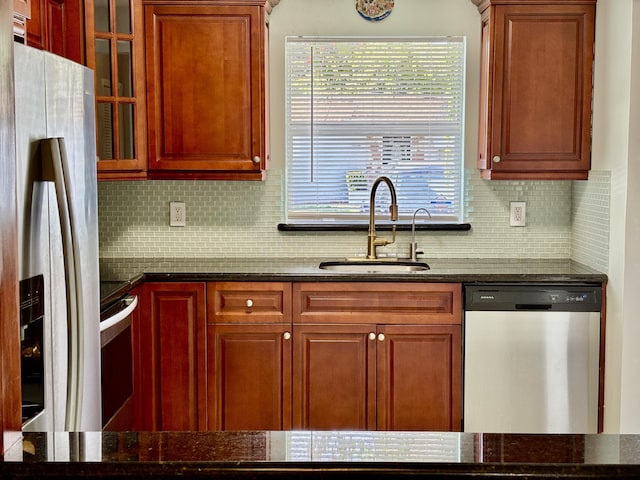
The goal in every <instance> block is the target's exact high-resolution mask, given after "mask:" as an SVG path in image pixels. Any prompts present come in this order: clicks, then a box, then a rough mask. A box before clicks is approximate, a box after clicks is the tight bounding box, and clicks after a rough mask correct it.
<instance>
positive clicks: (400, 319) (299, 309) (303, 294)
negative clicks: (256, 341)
mask: <svg viewBox="0 0 640 480" xmlns="http://www.w3.org/2000/svg"><path fill="white" fill-rule="evenodd" d="M461 302H462V285H461V284H459V283H296V284H294V286H293V311H294V319H293V321H294V322H296V323H327V322H331V323H363V322H364V323H384V324H398V323H403V324H424V325H429V324H461V323H462V314H461V312H462V303H461Z"/></svg>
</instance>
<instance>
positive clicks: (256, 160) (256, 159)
mask: <svg viewBox="0 0 640 480" xmlns="http://www.w3.org/2000/svg"><path fill="white" fill-rule="evenodd" d="M252 160H253V163H260V157H258V156H256V157H253V159H252Z"/></svg>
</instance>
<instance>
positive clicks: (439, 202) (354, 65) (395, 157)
mask: <svg viewBox="0 0 640 480" xmlns="http://www.w3.org/2000/svg"><path fill="white" fill-rule="evenodd" d="M286 49H287V52H286V53H287V55H286V57H287V77H286V82H287V85H286V92H287V105H286V107H287V194H288V197H287V198H288V200H287V217H288V221H292V222H295V221H296V220H304V221H312V220H321V221H326V220H340V219H346V218H349V219H352V220H354V219H355V220H358V219H362V220H366V219H367V217H368V211H367V210H368V202H369V197H368V192H369V190H370V186H371V185H372V183H373V182H374V181H375V179H376V178H377V177H379V176H381V175H386V176H388V177H389V178H391V180H392V181H393V182H394V184H395V187H396V191H397V194H398V206H399V213H400V216H401V217H404V218H409V217H410V216H411V215H412V214H413V211H414V210H415V209H416V208H420V207H426V208H427V209H429V211H430V213H431V214H432V218H434V219H435V220H440V221H456V222H457V221H460V220H461V217H462V201H461V192H462V164H463V144H462V142H463V118H464V76H465V71H464V60H465V42H464V38H462V37H447V38H439V37H438V38H431V37H429V38H410V39H401V38H391V39H378V38H376V39H348V38H333V39H330V38H302V37H295V38H288V39H287V43H286ZM380 195H381V197H382V196H383V195H384V194H383V193H380ZM384 203H385V202H384V199H383V198H381V200H380V201H379V202H378V205H382V204H384ZM387 208H388V205H382V206H381V211H382V212H385V211H387Z"/></svg>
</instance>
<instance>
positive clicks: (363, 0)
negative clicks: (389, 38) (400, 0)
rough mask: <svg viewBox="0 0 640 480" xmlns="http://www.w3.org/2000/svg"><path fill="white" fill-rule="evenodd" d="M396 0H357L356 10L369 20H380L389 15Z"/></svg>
mask: <svg viewBox="0 0 640 480" xmlns="http://www.w3.org/2000/svg"><path fill="white" fill-rule="evenodd" d="M393 3H394V0H356V10H357V11H358V13H359V14H360V15H361V16H362V18H366V19H367V20H371V21H372V22H378V21H380V20H384V19H385V18H387V17H388V16H389V14H390V13H391V10H393Z"/></svg>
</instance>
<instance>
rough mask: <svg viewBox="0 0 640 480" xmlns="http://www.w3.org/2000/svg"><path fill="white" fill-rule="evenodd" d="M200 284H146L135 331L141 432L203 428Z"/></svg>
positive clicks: (203, 335)
mask: <svg viewBox="0 0 640 480" xmlns="http://www.w3.org/2000/svg"><path fill="white" fill-rule="evenodd" d="M205 308H206V304H205V284H204V283H196V282H194V283H148V284H145V285H144V288H143V301H142V312H141V315H142V316H141V323H140V329H139V332H138V334H139V337H138V340H139V345H140V349H139V351H140V355H141V360H140V375H139V376H137V377H136V378H140V377H141V383H142V385H141V392H142V395H143V398H142V405H143V407H142V408H143V423H142V426H143V428H144V429H145V430H192V431H193V430H204V429H205V428H206V401H207V399H206V387H205V385H206V357H207V353H206V312H205Z"/></svg>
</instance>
